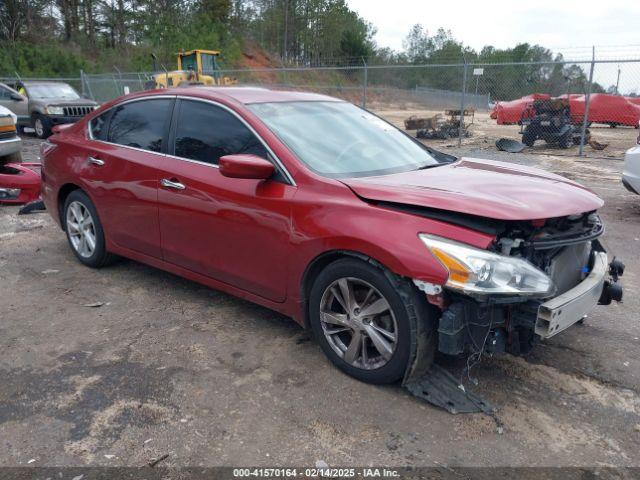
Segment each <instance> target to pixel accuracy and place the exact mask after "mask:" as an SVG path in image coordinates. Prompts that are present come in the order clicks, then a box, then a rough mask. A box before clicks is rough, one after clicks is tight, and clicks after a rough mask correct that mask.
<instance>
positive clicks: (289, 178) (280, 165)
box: [167, 95, 297, 187]
mask: <svg viewBox="0 0 640 480" xmlns="http://www.w3.org/2000/svg"><path fill="white" fill-rule="evenodd" d="M177 98H179V99H180V100H192V101H196V102H202V103H209V104H211V105H213V106H216V107H220V108H222V109H223V110H226V111H227V112H229V113H230V114H231V115H233V116H234V117H236V118H237V119H238V120H240V122H241V123H242V124H243V125H244V126H245V127H247V129H249V131H250V132H251V133H253V134H254V135H255V137H256V138H257V139H258V141H259V142H260V143H261V144H262V146H263V147H264V148H265V150H266V151H267V153H269V155H270V156H271V157H272V158H273V160H274V161H275V162H276V164H277V166H278V168H279V169H280V171H281V172H282V173H283V175H284V176H285V178H286V179H287V182H288V183H289V184H290V185H292V186H294V187H295V186H297V184H296V182H295V180H294V179H293V177H292V176H291V174H290V173H289V171H288V170H287V169H286V168H285V166H284V164H283V163H282V161H281V160H280V159H279V158H278V156H277V155H276V154H275V153H274V152H273V150H271V147H269V145H268V144H267V142H265V141H264V139H263V138H262V137H261V136H260V135H259V134H258V132H256V131H255V130H254V128H253V127H252V126H251V125H249V123H247V121H246V120H245V119H244V118H242V117H241V116H240V115H238V113H237V112H236V111H234V110H233V109H231V108H229V107H227V106H226V105H223V104H222V103H219V102H216V101H215V100H209V99H206V98H198V97H189V96H187V95H177ZM167 156H168V157H170V158H176V159H178V160H186V161H188V162H195V163H200V164H204V165H211V166H213V167H216V168H218V165H214V164H213V163H207V162H201V161H199V160H192V159H189V158H184V157H178V156H175V155H168V154H167Z"/></svg>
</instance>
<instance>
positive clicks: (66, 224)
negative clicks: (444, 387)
mask: <svg viewBox="0 0 640 480" xmlns="http://www.w3.org/2000/svg"><path fill="white" fill-rule="evenodd" d="M41 156H42V161H43V172H42V178H43V190H42V196H43V199H44V201H45V204H46V207H47V210H48V211H49V212H50V213H51V214H52V215H53V218H54V219H55V220H56V222H58V223H59V224H60V226H61V227H62V229H63V230H64V231H65V232H66V236H67V239H68V243H69V245H70V248H71V250H72V251H73V253H74V254H75V256H76V257H77V259H78V260H79V261H80V262H81V263H83V264H84V265H87V266H89V267H102V266H105V265H107V264H109V263H110V262H111V261H112V260H113V259H114V256H115V255H121V256H124V257H128V258H131V259H134V260H137V261H140V262H144V263H147V264H149V265H152V266H155V267H157V268H161V269H164V270H167V271H169V272H173V273H175V274H177V275H180V276H183V277H186V278H188V279H191V280H194V281H197V282H200V283H203V284H205V285H208V286H210V287H213V288H216V289H219V290H222V291H224V292H227V293H230V294H233V295H236V296H239V297H242V298H245V299H248V300H251V301H252V302H255V303H258V304H260V305H263V306H266V307H268V308H271V309H274V310H277V311H279V312H282V313H283V314H285V315H288V316H291V317H293V318H294V319H295V320H296V321H297V322H299V323H300V324H301V325H304V326H306V327H308V328H310V329H311V330H312V331H313V333H314V334H315V337H316V338H317V339H318V342H319V343H320V345H321V347H322V349H323V350H324V352H325V353H326V355H327V356H328V357H329V359H330V360H331V361H332V362H333V363H335V364H336V365H337V366H338V367H339V368H341V369H342V370H343V371H345V372H347V373H348V374H350V375H353V376H354V377H356V378H358V379H360V380H363V381H367V382H373V383H388V382H395V381H397V380H399V379H401V378H403V377H404V378H405V380H406V379H407V378H413V377H414V376H418V375H419V374H421V373H423V372H424V371H426V368H427V367H428V366H429V364H430V362H431V361H432V359H433V355H434V354H435V352H436V350H440V351H441V352H444V353H446V354H463V353H470V352H477V351H479V350H486V349H490V350H492V351H504V350H507V351H509V352H512V353H519V352H523V351H527V350H528V349H529V348H530V347H531V345H532V342H533V341H534V339H535V338H537V337H543V338H548V337H551V336H553V335H556V334H558V333H559V332H561V331H563V330H565V329H566V328H568V327H570V326H571V325H573V324H574V323H576V322H578V321H579V320H581V319H582V318H583V316H584V315H586V314H587V313H588V312H589V311H590V310H591V309H592V308H593V307H594V306H595V305H596V304H598V303H603V304H608V303H610V302H611V300H612V298H613V299H620V298H621V290H620V288H619V287H618V284H617V283H616V280H617V276H618V274H619V273H621V270H622V269H621V267H620V266H619V263H613V264H612V265H610V264H609V261H608V260H607V253H606V252H605V250H604V248H603V246H602V245H601V244H600V242H599V240H598V238H599V236H600V235H601V234H602V233H603V231H604V227H603V225H602V222H601V220H600V218H599V216H598V214H597V210H598V209H599V208H600V207H602V205H603V202H602V200H601V199H600V198H599V197H598V196H596V195H595V194H594V193H592V192H591V191H589V190H587V189H586V188H584V187H582V186H580V185H579V184H577V183H575V182H573V181H571V180H568V179H565V178H563V177H560V176H558V175H554V174H552V173H547V172H544V171H541V170H537V169H533V168H527V167H523V166H516V165H511V164H505V163H500V162H492V161H486V160H477V159H471V158H460V159H458V158H455V157H453V156H451V155H446V154H443V153H440V152H437V151H435V150H432V149H430V148H428V147H425V146H424V145H422V144H421V143H419V142H418V141H417V140H415V139H412V138H411V137H410V136H408V135H406V134H405V133H403V132H402V131H400V130H398V129H397V128H395V127H394V126H392V125H390V124H389V123H387V122H386V121H384V120H382V119H380V118H379V117H377V116H375V115H373V114H371V113H369V112H367V111H365V110H362V109H360V108H358V107H356V106H354V105H352V104H350V103H346V102H344V101H341V100H338V99H335V98H331V97H327V96H323V95H316V94H312V93H304V92H283V91H271V90H266V89H256V88H237V87H228V88H213V87H187V88H182V89H167V90H163V91H153V92H141V93H137V94H133V95H129V96H126V97H121V98H119V99H117V100H115V101H112V102H111V103H109V104H107V105H103V106H102V107H101V108H100V109H99V110H98V111H96V112H93V113H92V114H90V115H88V116H87V117H85V118H83V119H82V120H80V121H79V122H77V123H76V124H75V125H72V126H70V127H68V128H66V129H64V130H63V131H61V132H60V133H58V134H56V135H54V136H52V137H51V138H50V139H49V140H48V142H46V143H44V144H43V146H42V151H41ZM617 265H618V266H617Z"/></svg>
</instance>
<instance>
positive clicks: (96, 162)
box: [87, 157, 104, 167]
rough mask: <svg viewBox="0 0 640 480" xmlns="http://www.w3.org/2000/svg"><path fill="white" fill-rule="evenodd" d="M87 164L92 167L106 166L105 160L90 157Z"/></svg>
mask: <svg viewBox="0 0 640 480" xmlns="http://www.w3.org/2000/svg"><path fill="white" fill-rule="evenodd" d="M87 162H89V163H90V164H91V165H95V166H96V167H101V166H103V165H104V160H100V159H99V158H95V157H89V158H87Z"/></svg>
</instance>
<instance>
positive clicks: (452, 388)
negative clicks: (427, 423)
mask: <svg viewBox="0 0 640 480" xmlns="http://www.w3.org/2000/svg"><path fill="white" fill-rule="evenodd" d="M405 388H406V389H407V390H409V392H411V393H412V394H413V395H415V396H416V397H418V398H421V399H423V400H426V401H427V402H429V403H431V404H432V405H435V406H436V407H440V408H444V409H445V410H446V411H448V412H449V413H453V414H456V413H479V412H482V413H486V414H488V415H491V416H493V415H494V414H495V408H494V407H493V406H491V405H490V404H489V403H488V402H487V401H485V400H484V399H482V398H481V397H479V396H478V395H476V394H475V393H473V392H471V391H469V390H468V389H466V388H464V386H462V385H461V384H460V382H459V381H458V379H456V377H454V376H453V375H452V374H451V373H449V372H448V371H447V370H445V369H444V368H443V367H441V366H439V365H437V364H435V363H434V364H433V365H432V366H431V368H430V369H429V371H428V372H427V373H426V374H425V375H424V376H422V377H421V378H419V379H417V380H413V381H410V382H408V383H406V384H405Z"/></svg>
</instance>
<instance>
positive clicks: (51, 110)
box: [47, 107, 64, 115]
mask: <svg viewBox="0 0 640 480" xmlns="http://www.w3.org/2000/svg"><path fill="white" fill-rule="evenodd" d="M47 113H48V114H49V115H63V114H64V108H62V107H47Z"/></svg>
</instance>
